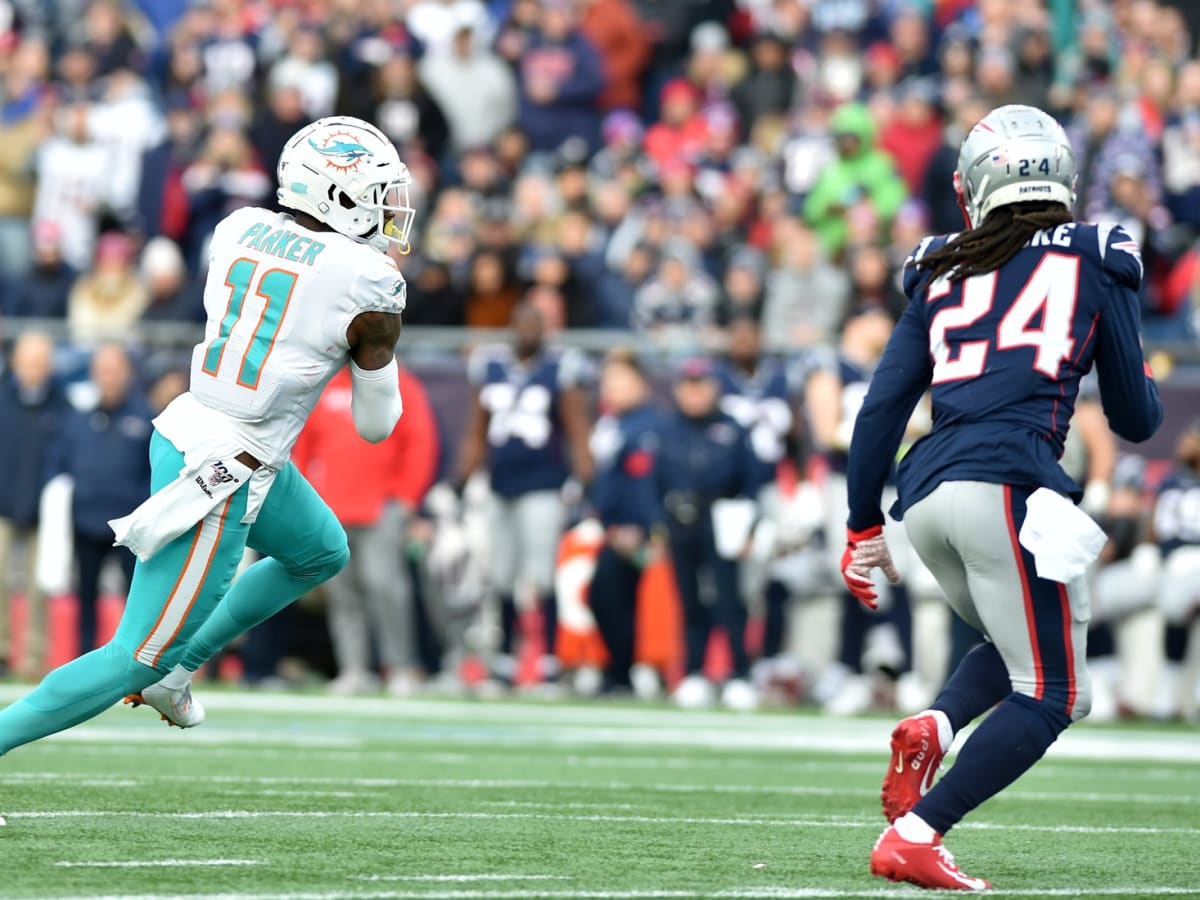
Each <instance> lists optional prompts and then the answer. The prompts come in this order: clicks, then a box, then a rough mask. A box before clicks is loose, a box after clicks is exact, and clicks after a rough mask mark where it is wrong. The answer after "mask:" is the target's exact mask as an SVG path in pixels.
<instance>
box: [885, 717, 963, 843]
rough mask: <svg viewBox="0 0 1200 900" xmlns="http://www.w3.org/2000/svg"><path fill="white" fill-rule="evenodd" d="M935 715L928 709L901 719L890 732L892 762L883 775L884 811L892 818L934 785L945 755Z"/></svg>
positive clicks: (893, 820)
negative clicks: (926, 711)
mask: <svg viewBox="0 0 1200 900" xmlns="http://www.w3.org/2000/svg"><path fill="white" fill-rule="evenodd" d="M945 755H946V754H945V752H943V750H942V744H941V741H940V740H939V739H938V723H937V719H936V718H934V717H933V716H932V715H929V714H928V713H925V714H922V715H919V716H909V717H908V718H907V719H903V720H902V721H901V722H900V724H899V725H897V726H896V730H895V731H893V732H892V762H891V764H890V765H889V766H888V770H887V774H886V775H885V776H883V791H882V792H881V793H880V795H879V797H880V799H881V800H882V801H883V815H884V818H886V819H887V820H888V821H889V822H895V821H896V820H897V819H898V818H900V817H901V816H902V815H904V814H905V813H907V812H908V811H909V810H910V809H912V808H913V807H914V806H916V805H917V801H918V800H920V799H921V798H922V797H924V796H925V795H926V794H927V793H929V789H930V788H931V787H933V777H934V775H936V774H937V770H938V766H940V765H941V764H942V757H943V756H945Z"/></svg>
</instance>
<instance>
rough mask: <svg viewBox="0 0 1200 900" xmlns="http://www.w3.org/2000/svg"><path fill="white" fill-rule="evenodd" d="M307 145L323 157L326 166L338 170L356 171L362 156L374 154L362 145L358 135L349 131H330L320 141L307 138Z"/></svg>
mask: <svg viewBox="0 0 1200 900" xmlns="http://www.w3.org/2000/svg"><path fill="white" fill-rule="evenodd" d="M308 145H309V146H310V147H312V148H313V149H314V150H315V151H317V153H319V154H321V156H323V157H324V158H325V166H326V168H330V169H337V170H338V171H340V172H354V171H357V170H358V166H359V163H361V162H362V160H363V159H364V158H366V157H371V156H374V155H375V154H374V153H372V152H371V151H370V150H368V149H367V148H366V147H364V146H363V145H362V143H361V141H360V138H359V137H358V135H356V134H352V133H350V132H349V131H331V132H329V133H328V134H327V135H325V139H324V140H323V141H321V142H320V143H317V142H316V141H314V140H313V139H312V138H309V139H308Z"/></svg>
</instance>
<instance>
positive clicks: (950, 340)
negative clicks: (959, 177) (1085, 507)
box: [848, 223, 1162, 530]
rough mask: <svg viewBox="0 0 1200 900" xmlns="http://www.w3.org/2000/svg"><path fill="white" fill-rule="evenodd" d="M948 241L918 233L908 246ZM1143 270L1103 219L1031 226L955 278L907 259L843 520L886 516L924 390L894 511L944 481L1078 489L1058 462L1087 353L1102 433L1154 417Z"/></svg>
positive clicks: (1145, 425) (858, 438) (857, 433)
mask: <svg viewBox="0 0 1200 900" xmlns="http://www.w3.org/2000/svg"><path fill="white" fill-rule="evenodd" d="M948 239H949V238H948V237H946V236H943V237H930V238H926V239H925V240H923V241H922V242H921V244H920V246H918V247H917V249H916V251H915V252H914V254H913V257H912V258H916V259H919V258H921V257H922V256H923V255H924V254H926V253H928V252H929V251H931V250H934V249H936V248H938V247H940V246H942V245H943V244H944V243H945V242H946V241H947V240H948ZM1141 279H1142V262H1141V256H1140V254H1139V252H1138V247H1137V244H1136V243H1135V242H1134V241H1133V240H1132V239H1130V237H1129V235H1128V234H1126V233H1125V231H1124V230H1123V229H1121V228H1120V227H1119V226H1117V225H1114V224H1111V223H1105V224H1100V225H1094V224H1083V223H1070V224H1067V225H1060V226H1058V227H1057V228H1053V229H1047V230H1044V231H1041V232H1038V233H1037V234H1036V235H1034V236H1033V238H1031V239H1030V241H1029V243H1028V244H1027V245H1026V246H1025V247H1024V248H1023V249H1021V250H1019V251H1018V252H1017V253H1016V255H1015V256H1013V258H1012V259H1010V260H1009V261H1008V262H1006V263H1005V264H1004V265H1003V266H1002V267H1001V268H1000V269H999V270H997V271H995V272H989V273H987V274H983V275H976V276H974V277H972V278H968V279H965V280H964V281H960V282H956V283H951V282H950V281H949V280H947V279H939V280H938V281H936V282H933V283H930V278H929V274H928V273H927V272H921V271H919V270H917V269H915V268H908V269H906V270H905V278H904V289H905V293H906V294H907V295H908V296H909V298H910V302H909V304H908V307H907V308H906V309H905V311H904V315H903V316H902V317H901V319H900V322H899V323H898V324H897V326H896V330H895V332H894V333H893V335H892V338H891V340H890V341H889V342H888V347H887V350H886V351H885V353H884V356H883V359H882V360H881V361H880V364H879V366H878V368H877V369H876V370H875V376H874V378H873V379H872V381H871V388H870V390H869V391H868V393H867V398H866V401H865V402H864V404H863V408H862V411H861V412H860V413H859V416H858V421H857V423H856V426H855V429H854V438H853V442H852V444H851V449H850V467H849V473H848V479H849V485H850V520H849V522H850V527H851V528H854V529H856V530H858V529H864V528H867V527H869V526H871V525H876V524H879V523H881V522H883V513H882V512H881V511H880V509H879V498H880V494H881V492H882V489H883V484H884V481H885V479H886V478H887V470H888V467H889V464H890V461H891V459H892V457H893V456H894V454H895V452H896V449H897V448H898V447H899V444H900V440H901V437H902V435H903V432H904V427H905V423H906V422H907V421H908V417H909V415H910V414H911V413H912V410H913V408H914V407H915V406H916V404H917V402H918V401H919V400H920V398H921V395H922V394H923V393H924V392H925V391H926V390H927V389H930V388H932V395H933V430H932V432H931V433H930V434H928V435H927V436H925V437H924V438H922V439H921V440H920V441H918V442H917V443H916V444H915V445H914V446H913V448H912V450H910V451H909V452H908V454H907V455H906V456H905V457H904V459H903V461H902V462H901V463H900V468H899V472H898V475H897V486H898V489H899V501H898V502H897V504H896V506H895V507H894V508H893V510H892V514H893V515H894V516H895V517H896V518H900V517H901V515H902V514H903V512H904V510H905V509H907V508H908V507H909V506H911V505H912V504H914V503H916V502H917V501H918V500H920V499H922V498H923V497H925V496H927V495H928V494H929V493H931V492H932V491H933V490H934V488H936V487H937V486H938V485H939V484H941V483H942V482H943V481H984V482H990V483H996V484H1011V485H1016V486H1023V487H1048V488H1051V489H1053V490H1055V491H1058V492H1059V493H1062V494H1065V495H1068V496H1071V497H1073V498H1074V499H1075V500H1076V501H1078V500H1079V499H1080V497H1081V496H1082V491H1081V490H1080V489H1079V487H1078V485H1076V484H1075V482H1074V481H1072V480H1071V478H1070V477H1069V476H1068V475H1067V474H1066V473H1065V472H1064V471H1063V470H1062V468H1061V466H1059V463H1058V460H1059V457H1060V456H1061V455H1062V451H1063V442H1064V440H1065V439H1066V435H1067V428H1068V425H1069V422H1070V420H1071V414H1072V412H1073V410H1074V407H1075V397H1076V394H1077V392H1078V390H1079V380H1080V378H1081V377H1082V376H1083V375H1084V374H1086V373H1087V372H1088V371H1089V370H1090V369H1091V368H1092V365H1093V363H1095V366H1096V376H1097V383H1098V385H1099V389H1100V400H1101V403H1102V405H1103V407H1104V412H1105V415H1106V416H1107V418H1108V422H1109V425H1110V426H1111V427H1112V429H1113V431H1115V432H1116V433H1117V434H1119V435H1120V436H1121V437H1123V438H1125V439H1126V440H1130V441H1144V440H1146V439H1147V438H1148V437H1150V436H1151V435H1152V434H1153V433H1154V431H1155V430H1156V429H1157V428H1158V425H1159V423H1160V422H1161V421H1162V404H1161V403H1160V402H1159V399H1158V389H1157V387H1156V386H1155V384H1154V381H1153V379H1152V378H1151V377H1150V372H1149V368H1148V367H1147V366H1146V364H1145V362H1144V360H1143V359H1142V350H1141V339H1140V336H1139V333H1138V324H1139V323H1138V309H1139V307H1138V297H1137V290H1138V286H1139V285H1140V284H1141Z"/></svg>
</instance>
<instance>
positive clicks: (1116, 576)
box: [1092, 544, 1162, 623]
mask: <svg viewBox="0 0 1200 900" xmlns="http://www.w3.org/2000/svg"><path fill="white" fill-rule="evenodd" d="M1161 579H1162V554H1161V553H1160V552H1159V549H1158V547H1156V546H1155V545H1154V544H1141V545H1140V546H1138V547H1136V548H1135V549H1134V551H1133V553H1132V554H1130V556H1129V558H1128V559H1123V560H1120V561H1119V562H1115V563H1112V564H1111V565H1108V566H1105V567H1104V568H1103V569H1101V570H1100V571H1099V572H1098V573H1097V574H1096V579H1095V582H1094V584H1093V591H1092V596H1093V599H1094V601H1095V608H1094V610H1093V612H1094V619H1095V621H1096V622H1098V623H1099V622H1115V621H1119V620H1120V619H1122V618H1123V617H1124V616H1127V615H1129V614H1130V613H1134V612H1137V611H1138V610H1142V609H1147V608H1150V607H1153V606H1155V605H1156V603H1157V602H1158V588H1159V583H1160V581H1161Z"/></svg>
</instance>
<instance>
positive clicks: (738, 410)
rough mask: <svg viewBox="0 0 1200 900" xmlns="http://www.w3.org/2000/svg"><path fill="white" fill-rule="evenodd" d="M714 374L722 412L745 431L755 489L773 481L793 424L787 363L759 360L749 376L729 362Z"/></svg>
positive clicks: (791, 385)
mask: <svg viewBox="0 0 1200 900" xmlns="http://www.w3.org/2000/svg"><path fill="white" fill-rule="evenodd" d="M717 377H718V379H719V380H720V383H721V410H722V412H724V413H725V414H726V415H728V416H730V417H731V418H732V419H734V420H735V421H736V422H737V423H738V424H739V425H741V426H742V428H744V429H746V431H747V432H748V433H749V440H750V449H751V450H752V451H753V453H754V461H755V465H754V479H753V480H754V487H755V490H757V489H758V488H761V487H763V486H764V485H767V484H771V483H772V482H774V481H775V469H776V467H777V466H778V465H779V462H780V461H781V460H782V459H783V457H784V454H785V453H786V452H787V440H788V436H789V435H790V434H791V432H792V428H793V426H794V424H795V419H794V414H793V412H792V402H793V398H794V397H795V395H796V390H795V386H794V379H793V378H792V377H791V375H790V373H789V369H788V365H787V364H786V363H785V362H784V361H783V360H781V359H778V358H775V357H767V358H765V359H763V360H762V361H760V362H759V364H758V367H757V368H756V369H755V370H754V374H752V375H747V374H746V373H745V372H743V371H742V370H741V369H738V368H737V367H735V366H733V365H729V364H725V365H722V366H720V367H718V369H717Z"/></svg>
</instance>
